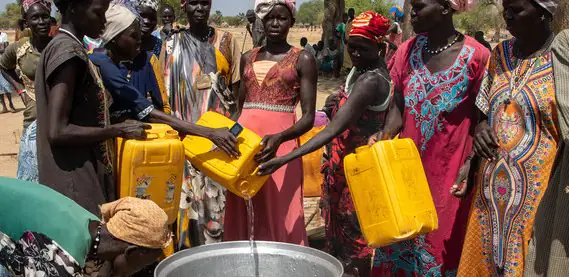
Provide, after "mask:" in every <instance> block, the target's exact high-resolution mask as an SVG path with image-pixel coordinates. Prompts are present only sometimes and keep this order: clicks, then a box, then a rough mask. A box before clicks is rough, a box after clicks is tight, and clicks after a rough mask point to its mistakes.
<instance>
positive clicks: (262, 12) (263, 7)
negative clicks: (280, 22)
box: [255, 0, 296, 19]
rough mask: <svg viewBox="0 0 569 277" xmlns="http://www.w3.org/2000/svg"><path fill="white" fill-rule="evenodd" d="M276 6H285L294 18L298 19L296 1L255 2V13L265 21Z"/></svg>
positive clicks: (260, 0) (266, 0) (271, 0)
mask: <svg viewBox="0 0 569 277" xmlns="http://www.w3.org/2000/svg"><path fill="white" fill-rule="evenodd" d="M276 5H285V6H286V7H287V8H288V9H289V10H290V12H291V13H292V18H296V0H255V13H257V16H258V17H259V18H260V19H263V18H264V17H265V16H267V14H269V13H270V12H271V11H272V10H273V8H274V7H275V6H276Z"/></svg>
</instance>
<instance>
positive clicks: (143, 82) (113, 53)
mask: <svg viewBox="0 0 569 277" xmlns="http://www.w3.org/2000/svg"><path fill="white" fill-rule="evenodd" d="M106 19H107V23H106V27H105V33H103V35H102V37H103V40H102V42H103V45H104V47H105V48H106V50H107V51H98V52H97V53H94V54H91V55H90V59H91V61H92V62H93V63H94V64H95V65H97V66H98V67H99V70H100V71H101V76H102V78H103V82H104V83H105V87H106V88H107V89H108V90H109V91H110V92H111V94H114V92H115V91H116V90H120V89H121V84H118V81H125V82H124V84H123V85H126V84H130V85H131V86H132V87H134V88H135V89H136V90H137V91H136V93H137V94H139V95H140V96H141V97H142V98H146V99H147V100H149V101H144V103H148V104H152V105H153V106H154V108H156V109H158V110H159V111H162V112H165V113H167V114H169V113H170V105H169V103H168V96H167V95H166V90H165V88H164V80H163V79H162V72H161V70H160V64H159V62H158V58H156V56H155V55H154V54H153V53H152V52H146V51H141V49H140V40H141V35H140V34H141V30H140V23H139V21H138V19H137V17H136V15H135V14H133V13H132V12H130V11H129V10H128V9H127V8H126V7H124V6H122V5H119V4H111V8H110V9H109V10H107V13H106ZM118 42H122V44H120V43H118ZM124 42H127V43H128V42H130V44H128V45H125V43H124ZM113 71H114V72H113ZM117 73H118V74H117ZM121 77H122V78H121ZM110 83H112V84H110ZM121 92H122V93H121V94H124V93H126V92H125V91H121ZM115 98H117V100H118V102H117V101H116V100H115V103H114V105H113V106H114V107H115V108H114V109H113V107H111V110H112V111H113V112H114V113H119V114H118V115H117V117H121V115H120V113H124V112H125V110H127V109H117V108H116V106H118V105H120V102H121V97H120V94H119V95H117V97H115ZM124 106H127V105H124ZM145 108H146V106H144V107H142V108H141V109H140V110H141V111H144V110H145ZM139 117H140V119H143V118H145V117H146V114H144V115H143V116H139Z"/></svg>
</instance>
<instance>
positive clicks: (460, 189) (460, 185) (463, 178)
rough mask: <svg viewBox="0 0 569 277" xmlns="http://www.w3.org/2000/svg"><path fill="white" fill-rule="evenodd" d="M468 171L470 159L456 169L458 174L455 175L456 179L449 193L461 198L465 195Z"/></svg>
mask: <svg viewBox="0 0 569 277" xmlns="http://www.w3.org/2000/svg"><path fill="white" fill-rule="evenodd" d="M469 173H470V160H466V162H465V163H464V165H462V167H460V170H459V171H458V176H457V177H456V181H455V182H454V185H452V187H451V188H450V194H452V195H453V196H454V197H456V198H463V197H464V196H465V195H466V192H467V190H468V186H467V183H468V175H469Z"/></svg>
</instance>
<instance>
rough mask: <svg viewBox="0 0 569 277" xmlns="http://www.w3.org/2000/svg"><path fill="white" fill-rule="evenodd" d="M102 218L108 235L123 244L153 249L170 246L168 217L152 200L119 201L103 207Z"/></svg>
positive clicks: (123, 199) (126, 199) (133, 199)
mask: <svg viewBox="0 0 569 277" xmlns="http://www.w3.org/2000/svg"><path fill="white" fill-rule="evenodd" d="M101 215H102V217H103V222H105V223H106V226H107V229H108V230H109V232H110V233H111V234H112V235H113V236H114V237H115V238H117V239H120V240H122V241H126V242H128V243H132V244H134V245H138V246H142V247H146V248H152V249H164V248H166V247H167V246H168V245H170V243H172V236H171V233H170V231H169V229H168V216H167V215H166V213H165V212H164V211H163V210H162V208H160V207H159V206H158V205H156V203H154V202H153V201H152V200H143V199H138V198H134V197H125V198H121V199H119V200H117V201H114V202H111V203H107V204H104V205H102V206H101Z"/></svg>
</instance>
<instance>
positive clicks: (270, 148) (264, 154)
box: [255, 134, 282, 164]
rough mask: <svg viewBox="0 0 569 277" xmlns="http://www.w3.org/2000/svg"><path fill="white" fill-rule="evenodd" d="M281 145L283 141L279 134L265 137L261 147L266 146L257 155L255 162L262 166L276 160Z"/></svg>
mask: <svg viewBox="0 0 569 277" xmlns="http://www.w3.org/2000/svg"><path fill="white" fill-rule="evenodd" d="M281 143H282V139H281V136H280V135H279V134H276V135H268V136H265V137H264V138H263V141H262V142H261V145H263V146H264V147H263V150H261V152H259V153H257V155H255V161H256V162H257V163H260V164H261V163H264V162H268V161H269V160H270V159H272V158H274V157H275V156H276V155H277V150H278V149H279V146H281Z"/></svg>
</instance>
